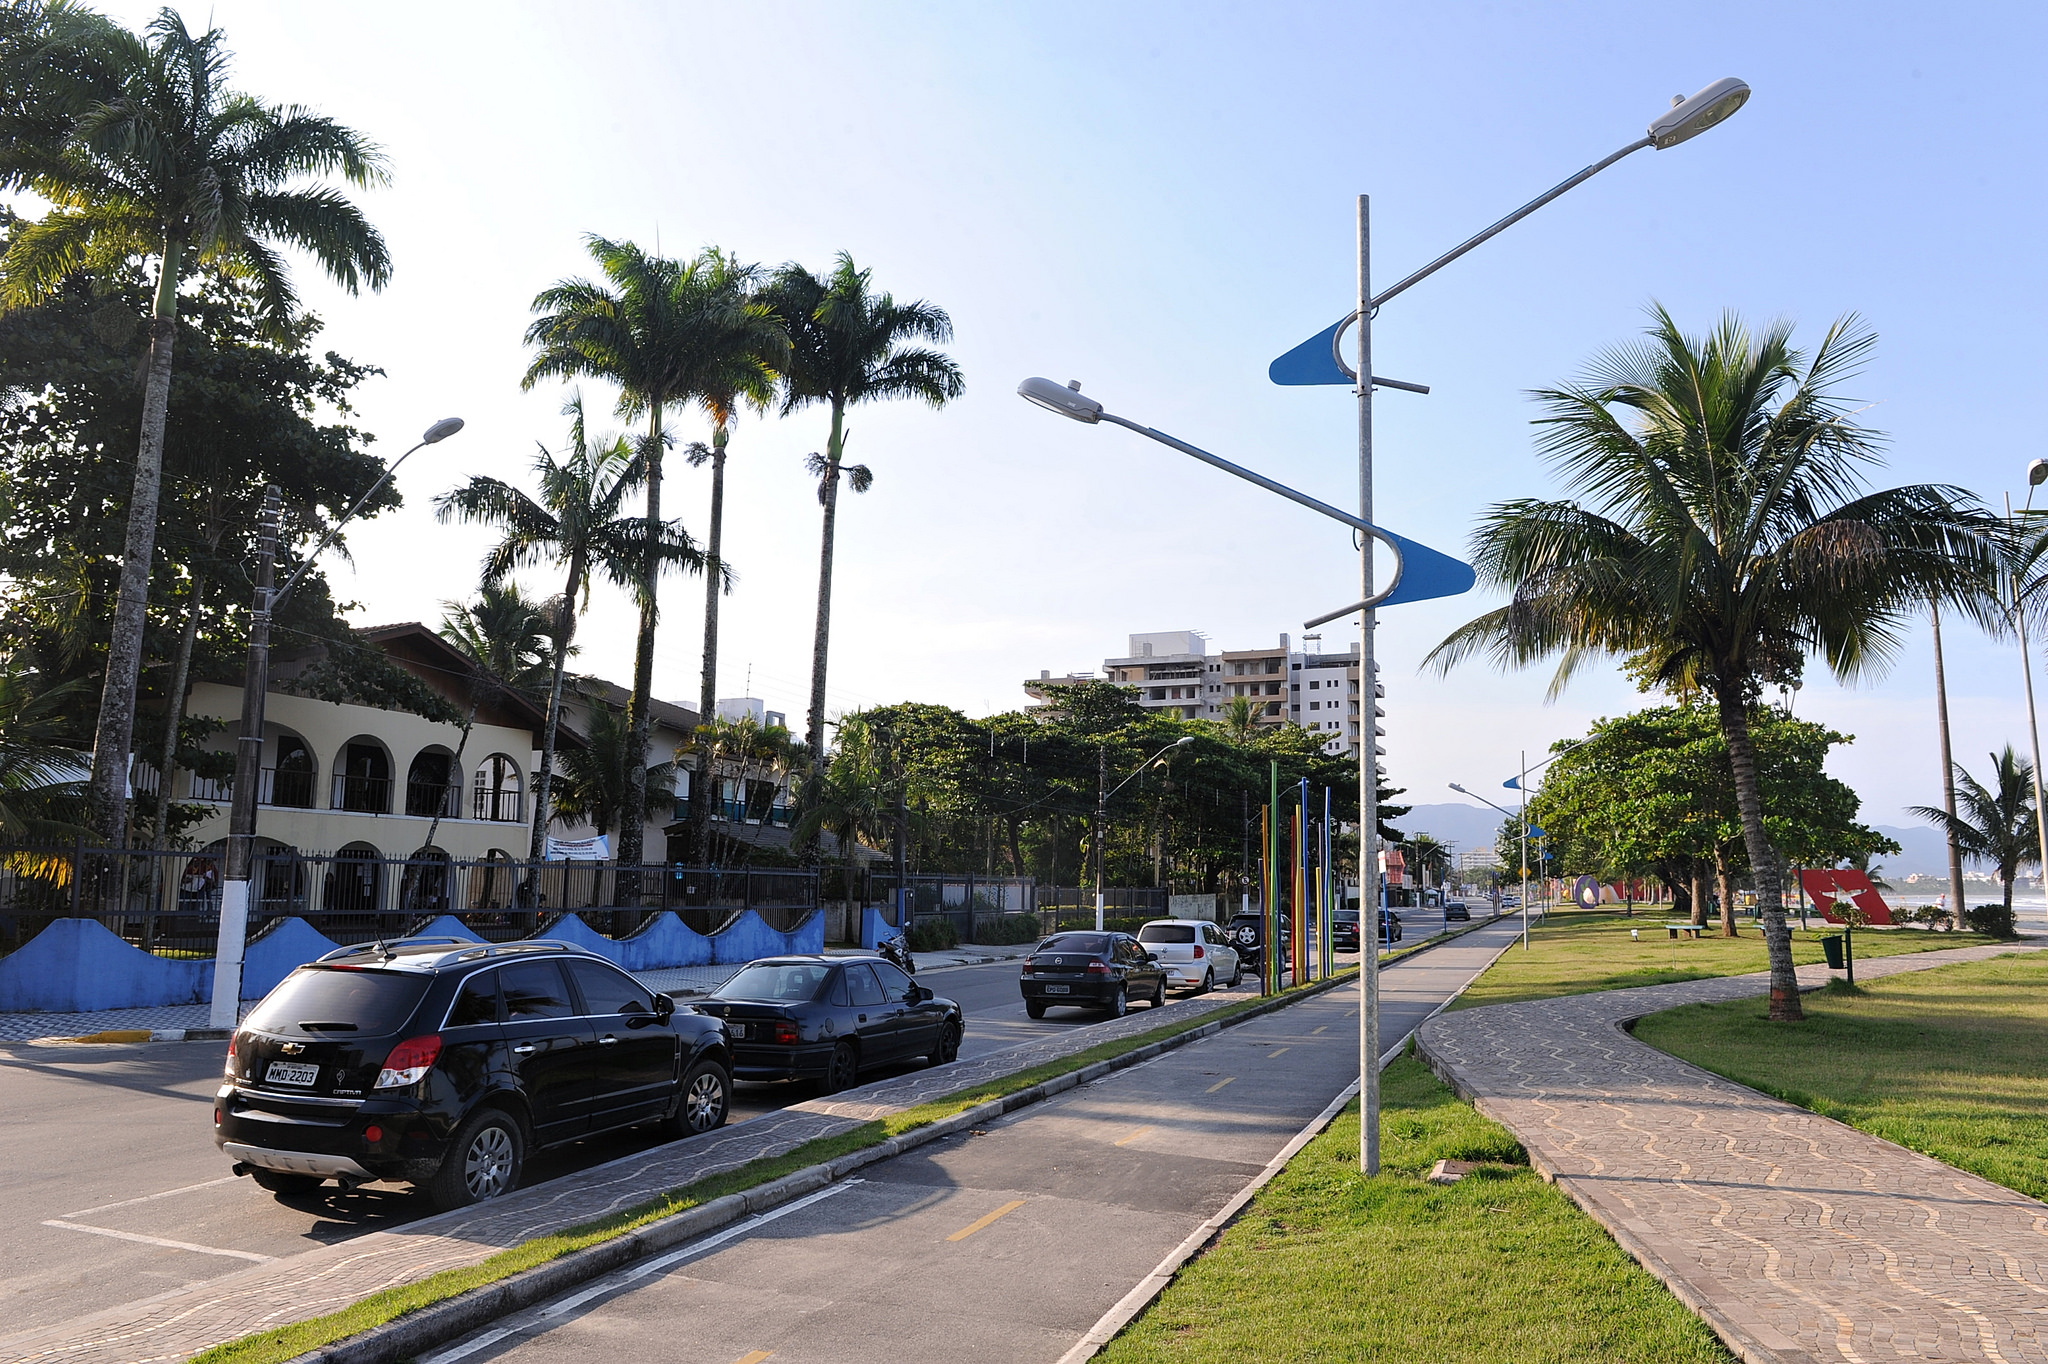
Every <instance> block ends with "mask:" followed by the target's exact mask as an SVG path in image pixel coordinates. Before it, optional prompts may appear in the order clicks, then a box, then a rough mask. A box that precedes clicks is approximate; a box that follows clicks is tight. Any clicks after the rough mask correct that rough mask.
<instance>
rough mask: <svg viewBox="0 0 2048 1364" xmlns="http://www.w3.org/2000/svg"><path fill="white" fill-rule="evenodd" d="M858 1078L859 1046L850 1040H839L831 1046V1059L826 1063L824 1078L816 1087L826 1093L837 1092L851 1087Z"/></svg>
mask: <svg viewBox="0 0 2048 1364" xmlns="http://www.w3.org/2000/svg"><path fill="white" fill-rule="evenodd" d="M859 1079H860V1048H858V1047H856V1046H854V1045H853V1043H851V1042H841V1043H840V1044H839V1045H838V1046H836V1047H834V1048H832V1059H831V1061H830V1062H828V1063H827V1064H826V1067H825V1078H824V1080H823V1081H821V1082H820V1083H819V1086H818V1088H819V1089H820V1091H822V1092H823V1093H826V1094H837V1093H838V1092H839V1091H840V1090H842V1089H852V1088H853V1086H854V1084H855V1083H856V1082H857V1081H858V1080H859Z"/></svg>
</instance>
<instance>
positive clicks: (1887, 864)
mask: <svg viewBox="0 0 2048 1364" xmlns="http://www.w3.org/2000/svg"><path fill="white" fill-rule="evenodd" d="M1870 827H1871V828H1873V829H1875V830H1877V831H1878V832H1879V833H1881V834H1883V835H1885V836H1886V837H1887V838H1893V839H1896V840H1898V844H1899V847H1900V848H1901V849H1903V851H1901V852H1898V853H1894V854H1893V855H1891V856H1889V857H1880V858H1877V859H1875V860H1876V862H1877V864H1878V865H1879V866H1881V867H1883V868H1884V871H1885V875H1886V876H1887V877H1890V876H1893V875H1898V876H1911V875H1913V874H1914V873H1915V872H1918V873H1919V874H1921V875H1922V876H1946V875H1947V874H1948V840H1947V839H1945V838H1943V837H1942V836H1941V835H1940V834H1939V833H1937V832H1935V830H1934V827H1933V826H1932V825H1929V824H1911V825H1899V824H1873V825H1871V826H1870Z"/></svg>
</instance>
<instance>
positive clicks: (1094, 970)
mask: <svg viewBox="0 0 2048 1364" xmlns="http://www.w3.org/2000/svg"><path fill="white" fill-rule="evenodd" d="M1088 974H1089V975H1091V976H1106V975H1108V974H1109V963H1108V962H1104V961H1091V962H1089V963H1088Z"/></svg>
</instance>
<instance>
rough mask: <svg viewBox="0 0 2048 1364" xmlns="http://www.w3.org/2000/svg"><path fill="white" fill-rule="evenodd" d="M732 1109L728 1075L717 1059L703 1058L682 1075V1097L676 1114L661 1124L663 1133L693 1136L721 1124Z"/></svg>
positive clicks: (674, 1135)
mask: <svg viewBox="0 0 2048 1364" xmlns="http://www.w3.org/2000/svg"><path fill="white" fill-rule="evenodd" d="M731 1111H732V1076H731V1075H729V1074H728V1073H727V1072H726V1069H725V1067H724V1066H721V1065H720V1064H718V1062H717V1061H714V1060H712V1059H710V1058H709V1057H707V1058H705V1059H704V1060H702V1061H699V1062H698V1063H697V1064H696V1065H694V1066H691V1067H690V1069H689V1071H688V1072H687V1073H686V1074H685V1075H684V1076H683V1099H682V1102H681V1103H679V1104H677V1105H676V1114H675V1116H674V1117H672V1118H670V1119H669V1120H668V1121H667V1122H665V1123H663V1124H662V1125H661V1130H662V1132H663V1134H664V1135H666V1136H671V1137H694V1136H699V1135H701V1134H703V1133H705V1132H711V1131H715V1130H717V1129H718V1128H721V1127H723V1126H725V1119H726V1115H727V1114H728V1113H730V1112H731Z"/></svg>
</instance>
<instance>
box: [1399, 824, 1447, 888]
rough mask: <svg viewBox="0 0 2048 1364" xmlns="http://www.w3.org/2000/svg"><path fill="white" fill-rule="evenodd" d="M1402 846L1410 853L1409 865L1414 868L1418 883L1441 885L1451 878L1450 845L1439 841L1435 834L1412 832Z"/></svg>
mask: <svg viewBox="0 0 2048 1364" xmlns="http://www.w3.org/2000/svg"><path fill="white" fill-rule="evenodd" d="M1401 846H1402V850H1403V851H1404V852H1406V853H1407V855H1408V865H1409V866H1410V867H1411V868H1412V869H1413V870H1414V872H1415V877H1416V881H1417V883H1418V884H1420V885H1423V886H1440V885H1442V884H1443V883H1444V882H1445V881H1447V880H1449V879H1450V875H1451V849H1450V845H1448V844H1446V843H1441V842H1438V841H1437V838H1436V836H1435V835H1434V834H1426V833H1413V834H1410V835H1408V841H1407V842H1406V843H1404V844H1402V845H1401Z"/></svg>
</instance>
